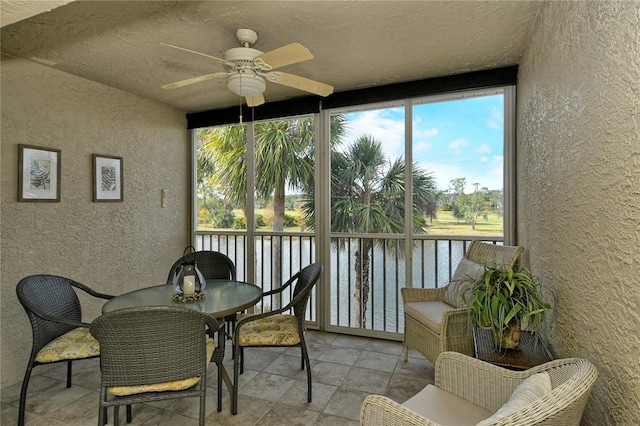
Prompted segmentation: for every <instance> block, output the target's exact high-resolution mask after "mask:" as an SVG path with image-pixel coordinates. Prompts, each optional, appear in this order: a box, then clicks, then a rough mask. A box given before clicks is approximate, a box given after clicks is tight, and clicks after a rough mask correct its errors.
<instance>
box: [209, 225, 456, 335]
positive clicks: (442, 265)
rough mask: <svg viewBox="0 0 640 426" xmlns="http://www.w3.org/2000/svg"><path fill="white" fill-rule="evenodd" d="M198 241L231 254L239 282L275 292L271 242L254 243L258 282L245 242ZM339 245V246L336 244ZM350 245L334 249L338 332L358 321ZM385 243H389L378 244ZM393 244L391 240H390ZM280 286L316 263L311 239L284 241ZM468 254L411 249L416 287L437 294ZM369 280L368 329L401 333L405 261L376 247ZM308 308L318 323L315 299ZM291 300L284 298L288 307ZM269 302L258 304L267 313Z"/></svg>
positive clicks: (436, 247)
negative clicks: (435, 290) (250, 274)
mask: <svg viewBox="0 0 640 426" xmlns="http://www.w3.org/2000/svg"><path fill="white" fill-rule="evenodd" d="M208 237H209V236H199V240H198V246H197V248H198V250H216V251H220V252H222V253H225V254H227V256H229V257H230V258H231V259H232V260H233V261H234V263H235V264H236V265H237V278H238V279H239V280H242V281H249V282H254V283H255V284H256V285H258V286H260V287H261V288H262V289H263V291H268V290H271V289H272V285H271V284H272V279H271V276H272V275H271V270H272V267H271V265H272V262H271V253H272V248H273V247H272V240H271V238H270V237H263V236H259V237H256V251H255V273H256V279H255V280H254V279H248V278H247V277H246V270H245V267H244V265H246V248H245V236H243V235H229V236H211V237H216V238H208ZM334 241H336V240H334ZM341 241H348V244H343V247H341V249H340V250H338V249H336V248H335V247H334V248H333V249H332V251H331V268H330V272H331V277H330V279H329V280H328V282H329V285H330V286H331V292H330V300H329V302H330V307H331V309H330V312H331V318H330V324H331V325H335V326H344V327H354V326H355V317H356V300H355V298H354V296H353V295H354V293H355V287H356V272H355V262H356V258H355V253H356V252H357V250H358V240H357V239H350V240H349V239H341ZM376 241H377V242H383V241H385V240H376ZM386 241H390V240H386ZM281 252H282V263H281V265H282V281H283V282H284V281H286V280H287V279H289V278H290V277H291V276H292V275H293V274H295V273H296V272H297V271H299V270H300V269H302V268H303V267H304V266H306V265H308V264H310V263H312V262H313V261H314V253H315V240H314V238H313V237H311V236H309V237H306V236H305V237H302V238H301V237H292V236H283V237H282V250H281ZM463 254H464V243H463V242H462V241H449V240H441V241H436V240H424V241H421V242H420V243H419V244H418V245H417V246H415V247H414V249H413V281H414V284H413V286H414V287H423V288H434V287H436V283H437V286H438V287H440V286H442V285H444V284H446V283H447V281H448V280H449V278H450V273H451V271H453V270H455V266H456V265H457V264H458V262H459V261H460V259H461V258H462V256H463ZM370 262H371V263H370V268H369V278H370V294H369V300H368V303H367V308H366V319H365V322H366V328H367V329H371V328H373V329H374V330H379V331H387V332H394V333H396V332H402V330H403V327H404V324H403V321H404V313H403V310H402V298H401V295H400V289H401V288H403V287H405V286H406V261H405V259H404V258H402V257H401V256H400V255H399V254H397V253H396V252H395V251H394V250H392V249H389V248H388V245H387V248H384V247H380V246H374V249H373V254H372V256H371V258H370ZM316 297H317V288H316V294H314V295H313V296H312V300H311V302H310V303H309V306H310V310H309V315H308V319H309V320H311V321H315V319H316V313H315V306H316V304H315V298H316ZM289 300H290V294H288V295H285V300H283V301H282V303H283V306H284V304H286V303H288V302H289ZM267 305H268V301H263V302H262V303H261V304H259V306H260V308H261V309H265V308H267V309H268V307H267Z"/></svg>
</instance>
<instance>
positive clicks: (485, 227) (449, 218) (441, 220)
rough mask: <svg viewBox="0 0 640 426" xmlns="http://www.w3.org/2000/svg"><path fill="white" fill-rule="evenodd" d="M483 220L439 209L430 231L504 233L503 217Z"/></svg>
mask: <svg viewBox="0 0 640 426" xmlns="http://www.w3.org/2000/svg"><path fill="white" fill-rule="evenodd" d="M480 220H481V222H479V223H477V224H476V229H475V230H473V229H471V225H469V224H468V223H465V222H463V221H458V220H457V219H456V218H454V217H453V215H452V214H451V212H448V211H438V216H437V219H436V220H434V221H433V222H432V223H431V224H430V226H429V230H428V233H429V234H430V235H490V236H495V235H502V217H498V216H496V215H489V219H488V220H487V221H485V220H484V218H480ZM213 230H216V231H224V229H216V228H213V227H212V226H210V225H203V224H198V231H213ZM258 230H259V231H270V230H271V228H270V227H268V226H265V227H261V228H258ZM284 231H285V232H300V227H290V228H285V230H284Z"/></svg>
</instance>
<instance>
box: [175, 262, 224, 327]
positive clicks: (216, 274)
mask: <svg viewBox="0 0 640 426" xmlns="http://www.w3.org/2000/svg"><path fill="white" fill-rule="evenodd" d="M183 260H187V261H194V260H195V261H196V264H197V266H198V270H199V271H200V272H201V273H202V276H203V277H204V279H205V280H231V281H235V280H236V266H235V265H234V264H233V261H232V260H231V259H229V257H228V256H227V255H225V254H224V253H220V252H218V251H209V250H201V251H194V252H193V253H189V254H186V255H185V256H183V257H181V258H180V259H178V260H176V262H175V263H174V264H173V266H171V269H170V270H169V276H168V277H167V284H172V285H173V283H174V281H175V279H176V275H177V274H178V273H179V268H180V264H181V263H182V261H183ZM224 320H225V323H226V324H227V333H228V334H231V333H233V329H234V327H235V324H236V315H235V314H234V315H229V316H227V317H225V318H224Z"/></svg>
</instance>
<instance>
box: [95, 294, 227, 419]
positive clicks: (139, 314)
mask: <svg viewBox="0 0 640 426" xmlns="http://www.w3.org/2000/svg"><path fill="white" fill-rule="evenodd" d="M218 328H219V324H218V322H217V321H216V320H215V318H213V317H211V316H210V315H207V314H204V313H202V312H199V311H197V310H194V309H189V308H183V307H168V306H152V307H139V308H130V309H120V310H117V311H113V312H108V313H106V314H104V315H102V316H101V317H99V318H97V319H96V320H95V321H94V322H93V323H92V324H91V329H90V330H91V334H93V335H94V336H95V338H96V339H98V341H99V342H100V348H101V355H100V369H101V375H102V381H101V385H100V413H99V416H98V426H102V425H104V424H105V422H106V415H107V407H111V406H113V407H115V409H114V411H115V412H114V424H116V425H117V424H118V407H119V406H120V405H124V404H135V403H142V402H151V401H162V400H167V399H174V398H188V397H199V398H200V421H199V424H200V425H204V416H205V398H206V390H207V383H206V378H207V366H208V364H209V361H212V360H213V361H214V362H216V363H218V364H219V363H221V362H222V358H223V357H224V339H219V340H220V342H221V345H219V346H218V347H216V346H215V342H214V341H213V336H214V334H215V333H216V332H217V331H218ZM207 335H209V337H210V339H207ZM220 376H221V375H220V372H218V377H220ZM221 395H222V394H221V386H220V380H218V411H220V409H221V407H220V405H221Z"/></svg>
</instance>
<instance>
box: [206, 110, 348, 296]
mask: <svg viewBox="0 0 640 426" xmlns="http://www.w3.org/2000/svg"><path fill="white" fill-rule="evenodd" d="M313 126H314V121H313V118H294V119H288V120H275V121H269V122H265V123H258V124H256V125H255V170H256V188H255V193H256V196H257V197H262V198H265V199H272V200H273V203H272V204H273V230H274V231H275V232H281V231H283V230H284V211H285V195H286V189H287V188H290V189H294V190H295V189H298V190H300V189H302V188H308V187H309V186H313V180H314V158H315V155H314V127H313ZM331 134H332V141H335V142H336V143H337V142H338V141H339V140H340V138H341V137H342V135H343V134H344V117H343V116H341V115H337V116H335V118H332V120H331ZM198 137H199V138H200V140H202V144H201V145H200V146H199V148H198V173H199V174H198V182H202V181H203V180H204V178H205V176H209V177H211V178H212V182H213V183H214V184H215V185H217V186H219V187H220V188H221V191H222V195H223V196H224V197H225V198H226V199H227V200H228V201H229V202H232V203H236V205H241V206H243V211H244V209H245V208H246V196H247V169H246V144H247V141H246V129H245V127H244V126H232V127H220V128H212V129H205V130H201V131H200V133H199V134H198ZM200 173H202V176H201V175H200ZM245 213H246V212H245ZM245 217H246V214H245ZM272 247H273V253H272V262H273V265H272V272H273V288H278V287H279V286H280V283H281V282H282V268H281V237H280V236H278V235H274V236H273V239H272ZM279 307H280V306H279V301H275V300H274V306H273V308H274V309H277V308H279Z"/></svg>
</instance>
